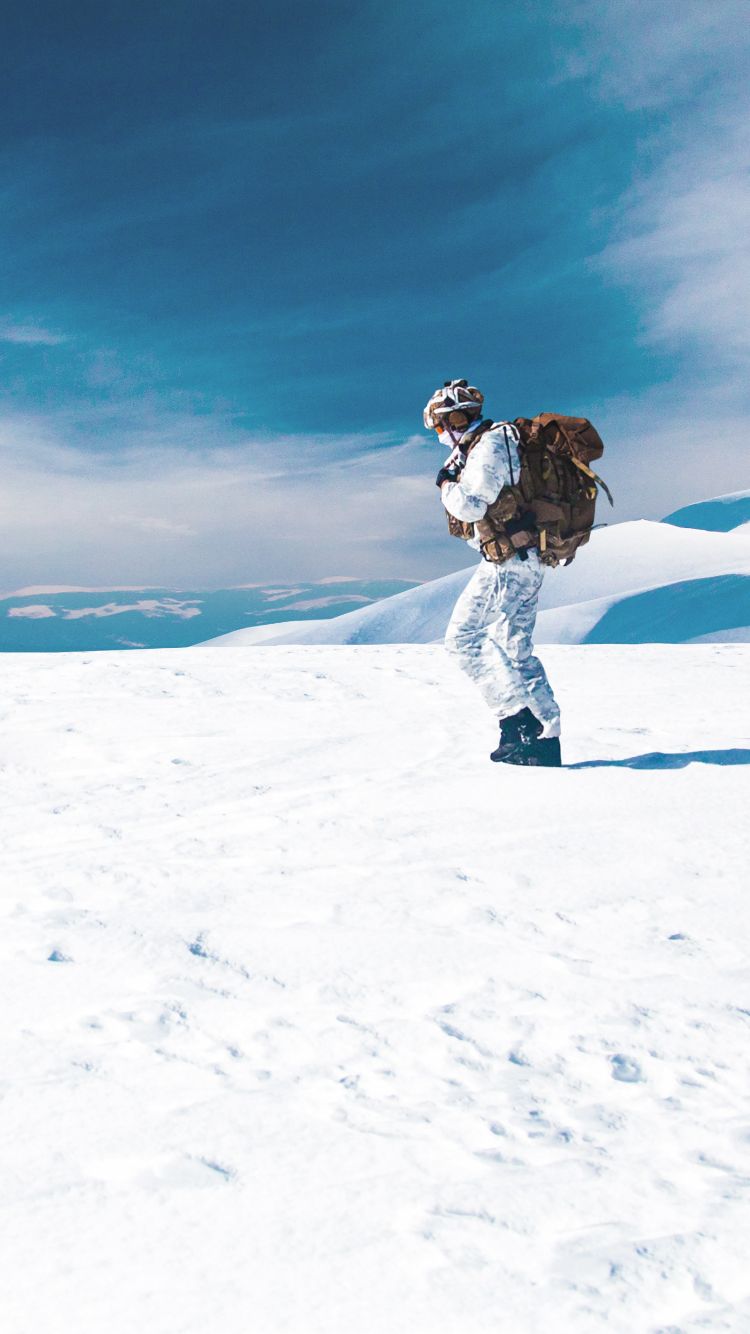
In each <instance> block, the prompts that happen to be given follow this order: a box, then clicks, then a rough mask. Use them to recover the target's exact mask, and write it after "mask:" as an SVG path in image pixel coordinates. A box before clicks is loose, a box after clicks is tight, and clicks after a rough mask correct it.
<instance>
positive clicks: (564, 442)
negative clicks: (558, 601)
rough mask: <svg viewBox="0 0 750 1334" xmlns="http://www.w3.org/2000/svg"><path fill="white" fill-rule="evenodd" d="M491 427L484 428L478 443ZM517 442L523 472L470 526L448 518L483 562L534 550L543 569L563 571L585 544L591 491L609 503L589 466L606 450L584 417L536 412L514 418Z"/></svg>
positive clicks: (591, 507)
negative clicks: (475, 541) (476, 545)
mask: <svg viewBox="0 0 750 1334" xmlns="http://www.w3.org/2000/svg"><path fill="white" fill-rule="evenodd" d="M494 425H496V423H494V422H491V421H488V422H483V423H482V426H481V427H480V428H479V430H478V431H477V432H476V434H475V438H474V440H473V441H472V444H471V446H470V449H469V452H470V450H471V449H473V447H474V445H475V444H476V442H477V440H478V439H479V438H480V437H481V436H482V435H483V434H484V432H485V431H487V430H490V429H491V428H492V427H493V426H494ZM512 425H513V426H515V428H516V430H517V431H518V434H519V436H520V444H519V448H518V453H519V457H520V460H521V471H520V474H519V476H518V477H517V478H514V479H513V482H512V483H511V485H510V486H504V487H503V489H502V491H501V492H500V495H499V496H498V498H497V500H495V501H493V502H492V504H491V505H490V506H489V507H488V509H487V513H486V514H485V516H484V518H483V519H480V520H479V521H478V522H477V523H476V524H473V523H462V522H461V520H459V519H454V518H453V516H452V515H450V514H449V515H448V527H449V529H450V531H451V533H452V534H453V536H454V537H461V538H463V539H464V540H465V541H468V540H469V538H472V537H474V536H475V535H476V536H477V537H478V538H479V541H480V543H481V549H482V555H483V556H484V558H485V560H489V561H492V562H493V563H494V564H497V565H501V564H503V563H504V562H505V561H507V560H510V559H511V557H512V556H516V555H519V556H521V559H522V560H525V559H526V552H527V551H528V549H529V548H530V547H534V548H537V549H538V551H539V556H540V559H541V560H542V561H543V562H544V564H545V565H559V564H560V562H561V561H564V562H565V564H566V565H569V564H570V562H571V561H572V560H573V558H574V556H575V554H576V551H577V550H578V548H579V547H582V546H583V545H584V543H586V542H588V540H589V537H590V535H591V529H592V528H593V526H594V514H595V509H596V496H597V488H598V487H601V489H602V490H603V491H604V492H605V494H606V496H607V498H608V500H609V503H610V505H612V504H613V503H614V502H613V500H612V495H611V493H610V490H609V488H608V486H607V485H606V483H605V482H603V481H602V479H601V477H599V476H598V474H597V473H595V472H593V471H592V469H591V467H590V466H589V465H590V464H591V463H592V462H593V460H594V459H598V458H600V457H601V455H602V454H603V452H604V445H603V443H602V440H601V437H600V435H599V433H598V432H597V430H596V429H595V427H593V426H592V425H591V422H590V421H588V420H587V418H586V417H564V416H562V415H561V414H560V413H558V412H542V413H540V414H539V415H538V416H537V417H532V418H528V417H517V418H516V420H515V421H514V422H513V423H512Z"/></svg>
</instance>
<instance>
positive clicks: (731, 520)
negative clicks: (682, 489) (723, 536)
mask: <svg viewBox="0 0 750 1334" xmlns="http://www.w3.org/2000/svg"><path fill="white" fill-rule="evenodd" d="M662 522H663V523H672V524H676V525H677V526H678V527H681V528H706V529H710V530H712V531H713V532H719V533H727V532H729V531H730V530H734V531H735V532H737V531H738V530H739V529H740V528H742V529H743V530H744V532H745V534H747V533H748V532H750V491H732V492H731V493H730V494H729V495H726V496H714V497H713V498H712V499H711V500H699V501H698V502H697V503H696V504H695V505H686V506H685V507H684V508H683V509H679V510H675V511H674V513H673V514H668V515H667V517H666V519H663V520H662Z"/></svg>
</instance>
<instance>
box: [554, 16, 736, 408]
mask: <svg viewBox="0 0 750 1334" xmlns="http://www.w3.org/2000/svg"><path fill="white" fill-rule="evenodd" d="M572 12H573V16H574V17H575V18H576V19H577V20H578V22H579V23H581V24H582V31H583V33H584V34H585V37H586V41H585V52H586V54H585V57H581V56H580V55H579V56H578V58H577V60H578V73H579V74H580V73H583V72H584V62H585V66H586V72H587V73H588V75H589V76H590V77H592V78H593V81H594V85H595V87H596V89H597V95H598V97H599V98H600V99H601V100H602V101H609V102H612V101H615V100H617V101H619V102H621V103H623V104H624V105H626V106H627V107H628V108H629V109H630V110H631V111H633V112H640V111H643V110H644V109H650V108H657V109H658V110H659V112H660V115H659V116H658V117H657V118H655V119H654V120H653V121H652V122H649V125H650V129H649V132H648V133H647V135H646V136H645V137H644V141H643V143H642V145H641V154H640V164H639V167H638V170H637V173H636V177H635V180H634V182H633V184H632V187H631V189H630V190H629V191H628V192H627V194H626V195H625V196H624V198H623V199H622V200H621V201H620V205H619V208H618V211H617V217H616V218H615V219H613V239H612V241H611V243H610V244H609V245H608V246H607V247H606V248H605V250H604V251H603V253H602V254H601V255H600V257H599V263H600V264H601V267H602V268H603V270H604V271H606V272H608V273H609V274H610V276H611V277H613V278H614V279H616V280H617V281H620V282H623V283H627V284H629V285H631V286H632V287H633V288H634V289H635V290H636V291H637V292H638V293H639V295H640V300H641V309H642V327H643V332H644V337H645V338H646V340H647V341H649V342H652V343H654V344H661V345H663V346H665V347H667V348H668V349H669V350H670V351H672V352H676V353H677V354H678V355H679V354H680V353H681V352H682V353H689V352H690V350H691V348H692V349H693V350H697V351H699V353H700V355H701V358H702V359H703V371H704V374H702V375H701V381H702V382H703V381H704V378H705V372H706V371H708V372H709V378H710V376H711V375H713V377H714V378H717V379H719V380H720V381H721V383H722V384H724V383H725V379H724V377H725V376H726V373H727V371H728V370H729V369H734V368H735V367H736V366H737V365H738V364H739V363H740V362H741V363H742V364H743V365H744V362H745V359H746V356H747V352H748V348H749V347H750V322H748V318H747V310H748V307H749V306H750V24H748V21H747V19H748V11H747V5H746V3H745V0H720V2H719V3H716V4H706V3H705V0H682V3H681V4H680V5H665V4H664V3H663V2H662V0H640V3H639V4H638V5H635V6H628V5H622V4H621V3H619V0H617V2H616V3H615V2H614V0H609V2H606V0H605V3H602V2H601V0H596V3H593V0H584V3H579V4H578V5H576V6H574V8H573V11H572Z"/></svg>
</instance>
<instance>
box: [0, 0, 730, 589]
mask: <svg viewBox="0 0 750 1334" xmlns="http://www.w3.org/2000/svg"><path fill="white" fill-rule="evenodd" d="M465 9H466V12H465V13H462V12H461V10H460V9H459V8H457V7H456V6H455V5H454V4H453V3H447V2H446V0H410V3H409V5H408V6H405V5H403V4H402V3H400V0H399V3H396V2H395V0H380V2H379V3H376V2H375V0H360V3H358V4H357V5H356V6H355V5H352V4H350V3H348V2H347V3H339V0H331V2H328V3H324V2H322V0H308V2H307V3H302V2H301V0H274V2H273V3H266V2H265V0H264V3H255V2H254V0H243V2H242V3H239V2H238V0H237V2H234V3H230V0H179V2H178V0H172V2H171V3H158V0H156V2H154V0H151V3H148V4H145V3H140V2H139V0H127V3H125V2H123V3H108V2H107V0H92V2H91V3H81V2H80V0H68V2H67V3H66V4H65V5H63V4H62V3H54V4H53V3H46V4H45V3H43V2H42V3H30V4H28V5H25V6H22V5H16V6H12V7H11V8H10V11H9V12H8V11H6V13H5V15H4V33H3V44H2V52H0V74H1V76H2V83H1V86H2V90H3V91H2V101H3V106H2V116H1V117H0V458H1V459H2V472H3V480H2V486H0V569H2V574H0V584H2V585H3V586H4V587H5V588H6V589H11V588H16V587H21V586H25V585H30V584H33V585H43V584H46V583H48V584H69V583H73V584H75V583H80V584H85V585H97V586H98V585H107V584H110V585H111V584H123V585H133V584H139V583H145V584H148V583H150V584H154V585H159V586H163V585H165V584H166V585H173V586H175V587H179V586H181V585H182V586H183V587H193V588H194V587H200V586H205V587H216V586H222V585H228V584H239V583H246V582H250V581H261V580H285V579H288V580H296V579H301V578H305V579H318V578H326V577H333V576H341V575H351V576H355V577H362V578H366V577H376V576H395V577H403V578H414V579H428V578H432V577H435V576H437V575H440V574H443V573H446V572H448V571H450V570H453V569H457V568H461V567H462V566H464V565H466V564H467V563H469V562H468V561H467V556H468V554H469V553H467V551H466V548H465V547H464V546H463V544H459V543H458V542H456V541H455V540H454V539H450V538H449V537H448V535H447V528H446V526H445V521H444V516H443V515H442V513H441V510H440V504H439V498H438V496H437V492H436V490H435V487H434V476H435V473H436V471H437V468H438V467H439V466H440V463H441V462H442V457H441V454H440V450H439V446H437V445H436V444H435V443H434V438H431V437H429V436H427V435H426V434H425V432H424V431H423V429H422V421H421V412H422V408H423V405H424V403H425V401H426V399H427V398H428V397H429V395H430V393H431V392H432V390H433V389H434V388H435V387H436V386H437V385H439V384H442V382H443V381H444V380H445V379H447V378H451V377H454V376H456V377H459V376H466V377H468V378H469V379H470V380H471V381H472V382H473V383H475V384H479V385H480V387H481V388H482V389H483V390H484V392H485V396H486V405H487V408H488V411H489V413H490V414H491V415H492V416H494V417H496V418H501V417H502V418H506V417H507V418H512V417H514V416H517V415H526V416H531V415H533V414H534V413H536V412H539V411H548V410H559V411H563V412H569V413H572V414H575V415H585V416H588V417H590V418H591V419H592V420H593V421H594V422H595V423H596V425H597V426H598V427H599V428H600V431H601V434H602V435H603V437H604V440H605V444H606V447H607V448H606V453H605V458H604V459H603V460H602V465H601V471H602V473H603V475H604V476H605V477H606V478H607V480H608V482H609V484H610V486H611V488H612V489H613V490H614V492H615V495H616V501H617V507H616V510H615V512H614V516H613V517H614V519H615V520H623V519H629V518H637V517H650V518H658V517H660V516H661V515H663V514H666V513H668V512H669V511H671V510H674V509H675V508H677V507H678V506H679V505H684V504H688V503H690V502H692V501H695V500H698V499H701V498H703V497H705V496H707V495H713V494H719V493H722V492H726V491H732V490H736V489H740V488H746V487H747V486H748V485H750V480H749V479H748V464H747V452H748V451H747V444H746V431H747V415H748V397H749V395H748V389H747V372H746V361H747V354H748V350H749V349H748V344H749V343H750V322H748V318H747V311H748V308H749V307H750V240H749V238H750V183H749V182H750V177H749V176H748V166H750V92H749V91H748V90H749V89H750V77H749V76H750V35H749V30H750V24H749V23H748V8H747V3H746V0H711V3H710V4H708V3H706V0H679V3H677V2H676V0H675V2H670V0H565V3H562V2H558V0H525V3H520V2H519V0H512V2H511V0H475V3H474V4H473V5H471V6H466V7H465ZM605 465H606V466H605ZM601 517H604V518H607V517H609V516H606V515H603V516H601Z"/></svg>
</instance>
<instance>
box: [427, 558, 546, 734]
mask: <svg viewBox="0 0 750 1334" xmlns="http://www.w3.org/2000/svg"><path fill="white" fill-rule="evenodd" d="M543 578H544V566H543V565H542V563H541V561H540V560H539V557H538V555H537V554H536V552H535V551H530V552H529V555H528V559H527V560H525V561H522V560H519V559H518V557H516V558H515V559H514V560H510V561H506V563H505V564H504V565H494V564H492V563H491V562H490V561H486V560H483V561H482V562H481V564H480V565H478V566H477V569H476V571H475V573H474V574H473V575H472V577H471V579H470V580H469V582H468V584H467V586H466V588H465V589H464V591H463V593H462V594H461V596H460V598H459V599H458V602H457V603H456V605H455V607H454V609H453V615H452V616H451V619H450V623H449V625H448V629H447V631H446V635H445V647H446V649H447V650H448V652H449V653H450V655H451V657H453V658H455V659H456V661H457V663H458V665H459V667H461V668H462V669H463V670H464V671H465V672H466V673H467V675H468V676H470V677H471V679H472V680H473V681H475V682H476V684H477V685H478V686H479V689H480V690H481V692H482V694H483V696H484V698H485V699H486V701H487V703H488V705H489V707H490V708H491V709H492V712H493V713H494V714H496V716H497V717H498V718H500V719H502V718H509V717H511V716H512V715H513V714H514V713H519V712H520V711H521V709H525V708H528V709H531V712H532V713H533V714H534V715H535V717H537V718H538V719H539V721H540V723H541V724H542V726H543V729H544V730H543V733H542V735H543V736H559V735H560V710H559V708H558V705H557V701H556V699H555V697H554V695H553V694H552V687H551V686H550V683H549V681H548V680H547V675H546V673H545V670H544V668H543V666H542V664H541V662H540V661H539V659H538V658H536V657H535V656H534V653H533V642H532V635H533V633H534V622H535V621H536V612H537V604H538V602H539V590H540V588H541V586H542V579H543Z"/></svg>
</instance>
